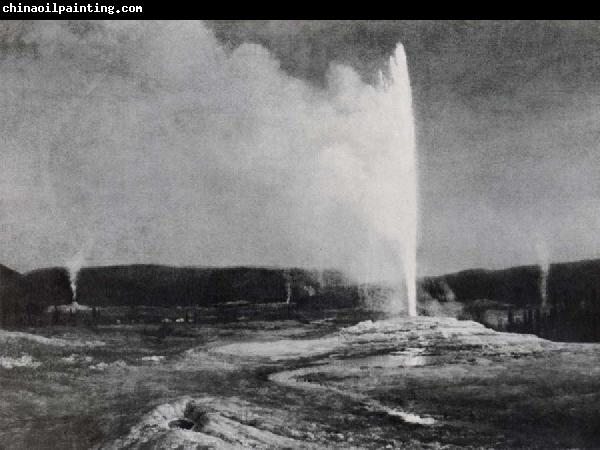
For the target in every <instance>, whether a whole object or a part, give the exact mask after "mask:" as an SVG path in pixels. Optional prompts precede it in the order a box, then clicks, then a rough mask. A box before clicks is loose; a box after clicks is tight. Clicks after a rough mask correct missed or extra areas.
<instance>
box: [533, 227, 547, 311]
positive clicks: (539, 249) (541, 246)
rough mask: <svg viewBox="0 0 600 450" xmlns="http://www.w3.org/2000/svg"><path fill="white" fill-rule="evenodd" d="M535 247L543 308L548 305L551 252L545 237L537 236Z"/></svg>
mask: <svg viewBox="0 0 600 450" xmlns="http://www.w3.org/2000/svg"><path fill="white" fill-rule="evenodd" d="M535 249H536V253H537V256H538V261H539V263H538V264H539V266H540V298H541V299H542V305H541V306H542V308H546V307H547V305H548V273H549V271H550V252H549V249H548V244H547V243H546V240H545V239H541V238H539V237H538V238H537V239H536V243H535Z"/></svg>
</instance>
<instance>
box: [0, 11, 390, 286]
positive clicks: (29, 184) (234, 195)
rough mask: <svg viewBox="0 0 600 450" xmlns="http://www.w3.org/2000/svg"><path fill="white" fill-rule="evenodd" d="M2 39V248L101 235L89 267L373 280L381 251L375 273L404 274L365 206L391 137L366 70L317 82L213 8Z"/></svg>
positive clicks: (39, 28) (53, 253) (64, 246)
mask: <svg viewBox="0 0 600 450" xmlns="http://www.w3.org/2000/svg"><path fill="white" fill-rule="evenodd" d="M0 37H1V38H2V39H4V41H5V43H6V45H5V46H4V47H6V48H9V50H7V51H6V53H7V54H6V55H5V57H4V59H3V60H2V61H1V62H0V76H1V80H2V81H1V86H2V90H3V103H4V105H3V107H2V108H1V109H0V121H1V123H2V133H3V149H2V152H1V154H0V193H1V198H2V202H3V207H2V214H3V215H2V217H1V218H0V233H1V235H2V240H3V243H4V244H5V245H4V253H3V259H4V260H5V261H3V262H6V263H7V264H12V265H15V266H17V267H19V268H21V269H29V268H33V267H36V266H40V265H48V264H63V263H64V262H65V261H68V260H69V259H71V258H72V257H73V255H75V254H79V252H80V251H81V248H82V247H86V246H87V244H86V243H88V242H92V241H93V245H91V246H89V248H88V249H86V255H85V257H86V260H87V263H89V264H112V263H131V262H157V263H166V264H179V265H239V264H252V265H278V266H304V267H337V268H341V269H345V270H347V271H349V272H350V273H351V274H354V275H357V276H360V275H363V274H365V273H368V272H369V270H368V269H369V268H368V267H365V265H367V263H366V261H369V260H371V261H372V259H373V258H372V254H373V248H375V249H377V250H376V251H377V252H379V254H380V255H381V258H379V259H378V266H379V267H380V269H378V270H377V272H378V273H377V274H375V275H372V277H373V278H381V277H382V276H383V277H386V276H389V275H390V274H392V273H397V271H398V270H399V269H398V265H399V261H398V255H397V254H395V253H394V251H390V247H389V245H388V242H387V241H386V238H385V237H382V233H378V232H375V234H373V227H372V224H371V223H370V218H369V208H365V205H366V204H367V203H370V204H372V202H377V201H378V200H377V196H376V195H370V194H368V191H369V189H372V185H371V181H372V180H373V179H374V177H376V176H378V167H384V166H385V158H386V153H385V152H386V151H388V150H389V148H388V147H389V145H388V142H387V141H386V140H387V139H388V138H389V136H388V135H387V134H386V130H385V127H382V126H381V124H380V123H374V121H375V120H379V119H380V118H381V117H380V116H381V114H379V113H378V111H380V109H381V107H382V94H381V92H380V91H379V90H378V89H376V88H374V87H372V86H370V85H367V84H365V83H363V82H362V81H361V80H360V78H359V77H358V75H357V74H356V73H355V72H354V71H353V70H352V69H351V68H349V67H344V66H335V65H334V66H332V67H331V68H330V70H329V74H328V86H327V88H326V89H320V88H319V89H317V88H314V87H311V86H309V85H308V84H307V83H305V82H304V81H301V80H299V79H296V78H293V77H291V76H289V75H287V74H285V73H284V72H283V71H282V70H280V68H279V64H278V61H277V60H275V59H274V58H273V57H272V55H271V54H269V52H268V51H267V50H265V49H264V48H262V47H260V46H258V45H255V44H243V45H241V46H239V47H237V48H236V49H234V50H227V49H225V48H223V47H222V46H221V45H220V44H219V43H218V42H217V40H216V39H215V37H214V35H213V34H212V32H211V31H210V30H208V29H207V28H206V27H205V26H204V25H203V24H202V23H198V22H176V23H168V22H167V23H162V22H161V23H156V22H144V23H131V22H102V23H95V22H86V23H84V24H80V23H70V22H61V23H52V22H37V23H34V24H21V25H11V26H10V27H9V26H8V25H7V26H5V28H4V29H3V30H2V33H1V36H0ZM11 48H13V49H15V50H14V51H11V50H10V49H11ZM379 181H380V182H382V180H379ZM370 186H371V187H370ZM365 195H367V196H369V202H365ZM381 201H382V202H383V204H385V202H386V199H381ZM371 207H373V208H374V207H376V205H372V206H371Z"/></svg>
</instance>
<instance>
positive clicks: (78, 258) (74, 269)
mask: <svg viewBox="0 0 600 450" xmlns="http://www.w3.org/2000/svg"><path fill="white" fill-rule="evenodd" d="M91 245H92V242H91V241H89V242H88V243H87V245H85V246H83V247H82V248H81V249H80V250H79V251H78V252H77V253H76V254H75V255H73V257H72V258H70V259H69V260H68V261H67V262H66V264H65V268H66V269H67V271H68V272H69V283H70V285H71V292H72V294H73V297H72V302H73V303H75V301H76V299H77V276H78V275H79V271H80V270H81V268H82V267H83V265H84V264H85V261H86V258H87V255H88V253H89V249H90V248H91Z"/></svg>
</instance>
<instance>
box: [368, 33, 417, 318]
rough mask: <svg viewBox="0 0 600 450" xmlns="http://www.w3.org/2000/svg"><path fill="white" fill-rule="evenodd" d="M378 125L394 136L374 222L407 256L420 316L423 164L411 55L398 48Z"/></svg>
mask: <svg viewBox="0 0 600 450" xmlns="http://www.w3.org/2000/svg"><path fill="white" fill-rule="evenodd" d="M378 90H379V92H380V93H381V94H382V95H381V97H380V98H381V105H380V106H381V107H380V109H379V112H378V114H379V117H378V121H379V124H378V126H381V129H382V130H383V131H385V133H388V134H389V136H387V140H388V149H387V154H386V155H385V156H386V158H385V160H383V161H382V164H383V165H385V167H379V168H378V172H379V173H377V176H381V179H380V181H379V182H377V183H376V185H375V186H374V187H375V188H376V189H377V191H376V194H375V195H381V196H385V199H384V201H383V202H378V209H379V211H376V214H375V217H374V220H376V221H377V223H376V226H377V228H378V231H379V232H381V233H382V234H383V237H384V238H385V240H386V241H387V242H389V243H390V244H391V245H392V246H393V250H394V252H397V253H398V254H399V255H400V256H401V260H402V267H403V272H404V274H403V275H404V276H403V278H404V284H405V286H406V300H407V312H408V314H409V315H410V316H416V315H417V292H416V276H417V257H416V255H417V161H416V142H415V128H414V117H413V111H412V95H411V88H410V78H409V75H408V67H407V63H406V54H405V53H404V48H403V46H402V45H401V44H398V46H397V47H396V51H395V54H394V56H392V57H391V58H390V62H389V73H388V76H387V77H386V76H384V75H383V74H380V84H379V86H378Z"/></svg>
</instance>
